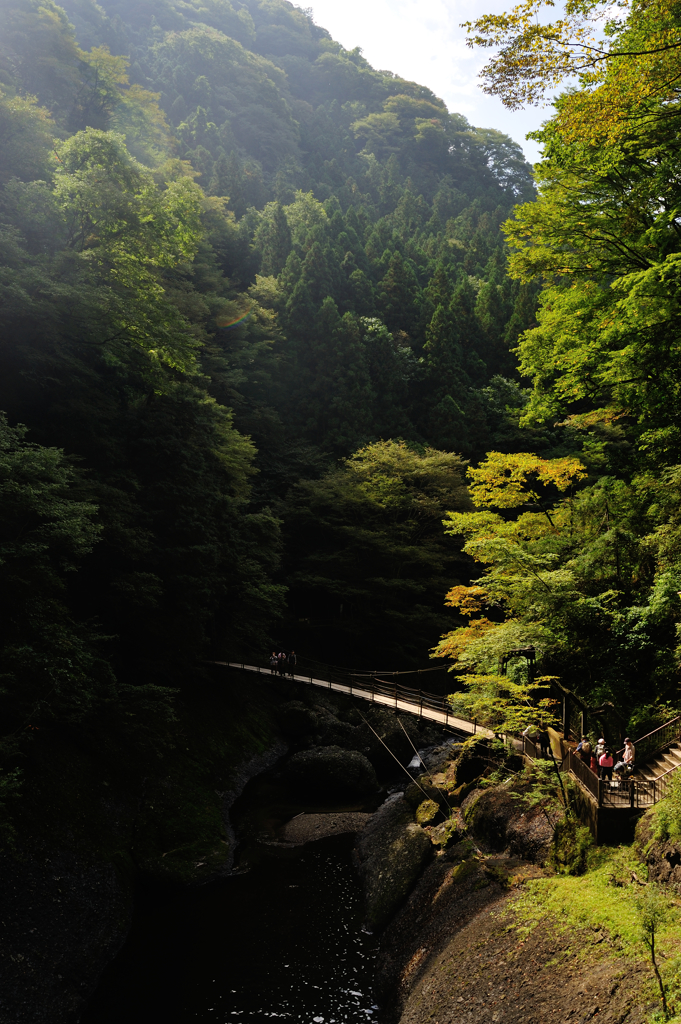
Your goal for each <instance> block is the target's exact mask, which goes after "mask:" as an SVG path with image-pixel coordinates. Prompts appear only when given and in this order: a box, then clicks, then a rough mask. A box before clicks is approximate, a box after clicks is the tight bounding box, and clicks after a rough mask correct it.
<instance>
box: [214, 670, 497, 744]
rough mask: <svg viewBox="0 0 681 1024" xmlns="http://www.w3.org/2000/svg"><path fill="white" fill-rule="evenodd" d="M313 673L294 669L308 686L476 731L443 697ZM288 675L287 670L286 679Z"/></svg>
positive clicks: (357, 677)
mask: <svg viewBox="0 0 681 1024" xmlns="http://www.w3.org/2000/svg"><path fill="white" fill-rule="evenodd" d="M216 664H225V665H229V666H231V667H233V668H242V669H244V670H248V671H255V672H257V673H258V674H259V675H265V676H268V675H271V674H272V669H271V668H270V667H269V666H262V665H256V664H253V663H249V662H246V661H229V662H217V663H216ZM313 671H314V675H312V674H310V672H309V665H308V664H307V663H306V665H305V668H304V670H303V668H302V666H296V667H295V670H294V675H295V677H296V679H297V680H298V681H300V682H307V683H309V684H310V685H316V686H319V684H320V683H326V684H327V685H328V687H329V689H334V690H340V691H341V692H344V693H348V694H349V695H351V696H352V695H353V694H356V695H357V696H364V697H366V696H367V694H368V695H369V697H368V699H371V700H373V701H376V703H380V704H381V705H383V706H390V705H391V704H392V705H393V706H394V707H395V708H398V707H399V706H400V705H405V704H406V705H408V706H409V707H412V708H414V710H415V711H416V710H418V712H419V713H420V714H423V712H424V711H431V712H436V713H437V714H438V715H442V716H443V724H444V725H449V726H451V727H452V728H460V727H461V725H464V724H465V725H467V726H468V729H465V730H464V731H467V732H470V733H471V734H475V733H476V732H477V731H478V727H477V722H475V721H471V720H470V719H467V718H465V717H464V716H462V715H455V714H454V713H453V711H452V708H451V705H450V703H449V701H448V700H447V697H446V696H440V695H438V694H434V693H427V692H425V691H424V690H421V689H416V688H415V687H411V686H405V685H404V684H403V683H398V682H397V681H395V682H388V681H387V680H384V679H377V678H376V677H375V676H373V675H370V674H368V673H364V672H363V673H352V672H348V671H346V670H343V669H339V668H336V667H335V666H333V665H322V664H319V663H315V665H314V669H313ZM288 672H289V669H288V666H287V673H286V674H287V675H288ZM405 674H406V673H405Z"/></svg>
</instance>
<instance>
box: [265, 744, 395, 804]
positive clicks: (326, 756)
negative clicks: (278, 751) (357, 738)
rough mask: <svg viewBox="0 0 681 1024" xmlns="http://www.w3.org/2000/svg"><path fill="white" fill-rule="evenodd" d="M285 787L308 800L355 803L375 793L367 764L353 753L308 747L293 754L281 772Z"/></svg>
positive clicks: (369, 766)
mask: <svg viewBox="0 0 681 1024" xmlns="http://www.w3.org/2000/svg"><path fill="white" fill-rule="evenodd" d="M282 775H283V777H284V779H285V781H286V782H287V783H289V785H291V786H293V787H295V789H296V790H298V791H299V792H300V793H301V794H305V795H309V796H319V797H321V796H324V797H339V798H345V797H347V798H349V799H355V798H357V797H364V796H371V794H373V793H375V792H376V791H377V790H378V780H377V778H376V772H375V771H374V769H373V766H372V764H371V762H370V761H369V760H368V759H367V758H366V757H365V756H364V754H360V753H359V752H358V751H356V750H342V749H341V748H340V747H312V749H310V750H301V751H299V753H297V754H294V755H293V757H291V758H290V760H289V761H288V763H287V764H286V765H285V766H284V768H283V770H282Z"/></svg>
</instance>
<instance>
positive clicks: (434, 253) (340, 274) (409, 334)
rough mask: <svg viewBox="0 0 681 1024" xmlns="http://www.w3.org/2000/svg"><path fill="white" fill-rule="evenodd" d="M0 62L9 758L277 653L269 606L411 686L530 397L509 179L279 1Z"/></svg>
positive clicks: (514, 171)
mask: <svg viewBox="0 0 681 1024" xmlns="http://www.w3.org/2000/svg"><path fill="white" fill-rule="evenodd" d="M74 26H75V28H74ZM0 50H1V52H0V68H1V70H0V81H1V83H2V85H1V88H2V94H1V99H0V108H1V109H0V133H1V137H2V151H1V154H0V161H1V168H0V174H1V178H2V184H3V193H2V199H1V219H2V235H3V242H2V245H3V265H4V266H3V270H2V302H3V311H2V327H1V330H2V338H1V341H0V408H1V409H3V410H4V412H5V414H6V416H7V421H6V423H5V425H4V426H3V428H2V429H3V448H2V452H3V459H4V460H5V476H4V477H3V479H4V480H5V481H6V482H5V484H4V486H5V489H6V501H5V502H4V503H3V513H2V515H3V520H4V522H3V527H2V536H3V545H4V547H3V560H4V561H3V569H2V571H3V573H5V574H6V576H5V582H6V584H7V585H6V586H5V587H4V588H3V593H4V594H5V598H4V601H5V604H4V607H3V623H4V625H3V632H4V638H3V644H4V650H5V659H4V661H5V671H6V672H7V679H8V680H9V684H8V694H9V701H10V704H11V708H12V720H13V723H14V726H13V727H15V728H19V729H21V728H22V723H25V722H26V721H27V720H28V719H31V720H34V719H35V721H38V720H39V719H40V717H41V716H47V717H50V716H51V715H57V717H63V716H65V717H67V718H68V717H72V718H74V720H81V719H82V718H83V716H87V715H88V714H89V713H91V711H92V709H93V707H96V706H100V704H101V702H102V701H113V702H114V703H115V702H116V701H120V700H122V699H123V698H122V692H123V691H122V689H121V688H123V689H125V687H127V686H128V685H129V684H130V683H135V684H141V683H144V684H159V683H162V684H167V683H174V682H177V681H179V680H181V679H183V678H184V679H186V676H187V673H188V672H191V671H193V669H194V667H195V666H196V664H197V663H198V659H199V658H201V657H202V656H206V654H208V653H210V652H213V653H224V652H225V651H228V650H230V651H232V652H234V651H237V650H244V649H251V650H259V649H263V648H264V645H265V644H266V643H267V642H268V641H267V637H268V633H269V634H271V630H272V628H273V625H274V623H275V622H276V621H277V616H280V615H281V614H282V613H284V612H285V608H286V605H285V603H284V602H285V600H286V598H285V594H286V590H287V587H288V608H289V611H288V612H286V614H287V615H288V616H289V619H290V618H291V616H292V617H293V619H296V618H302V619H307V620H308V621H309V622H310V623H311V625H313V626H319V625H321V626H322V633H320V632H319V631H317V632H316V633H315V632H314V631H313V632H311V633H308V634H307V638H306V636H305V635H303V636H302V637H300V639H301V641H302V642H303V643H304V644H305V646H306V647H308V649H309V647H311V645H312V644H313V643H314V639H315V638H317V640H322V644H321V646H322V648H323V646H324V644H325V643H328V642H329V640H328V638H329V634H327V633H324V632H323V630H324V629H325V628H327V627H329V626H332V625H333V622H334V619H337V618H338V611H339V608H340V606H341V605H343V606H344V613H345V619H344V624H347V625H346V629H345V632H342V631H341V633H340V634H338V633H334V634H331V635H332V636H333V637H335V638H336V639H337V637H338V636H340V637H341V647H343V648H345V650H344V658H343V655H341V660H348V659H350V658H352V657H359V658H360V659H361V657H362V652H364V656H366V652H367V650H372V651H375V652H376V653H377V654H378V655H379V656H380V655H381V652H382V655H383V657H384V658H389V659H390V660H397V661H404V659H405V657H406V658H407V660H412V661H414V660H416V661H420V662H422V659H423V657H424V655H425V653H426V651H427V648H428V647H429V646H430V645H431V644H432V643H433V642H434V640H435V639H436V638H437V636H438V635H439V634H440V633H441V632H442V630H443V629H446V628H447V627H448V625H449V624H451V621H452V620H451V619H449V618H448V617H447V616H446V615H445V614H444V609H443V607H442V600H443V595H444V593H445V591H446V589H447V586H448V585H449V584H450V583H451V580H452V578H454V579H456V578H457V577H458V576H460V575H461V566H460V558H461V556H460V553H459V546H457V545H456V544H455V543H453V542H452V541H449V540H448V539H446V538H444V537H443V536H442V533H441V527H440V521H441V519H442V516H443V514H444V512H445V511H446V510H447V509H448V508H450V507H452V506H455V507H458V506H459V505H460V504H461V502H462V501H463V502H464V504H465V501H466V499H465V495H464V494H463V491H462V478H461V462H460V455H464V456H470V455H475V454H477V455H480V454H482V453H483V452H484V451H485V450H486V448H487V447H489V446H490V445H492V444H496V445H497V446H498V445H501V446H502V447H509V446H511V447H512V445H513V443H514V442H513V436H514V431H515V428H514V426H513V421H512V419H511V420H509V418H508V416H507V413H506V408H507V407H508V406H512V407H513V406H515V407H518V408H519V407H520V406H521V405H522V403H523V401H524V400H525V396H524V395H523V393H522V392H521V391H520V390H519V388H518V386H517V384H515V383H514V382H513V379H512V378H513V372H514V371H513V361H512V358H511V356H510V355H509V343H511V342H513V341H514V340H515V339H516V338H517V336H518V334H519V332H520V331H521V329H522V328H524V327H525V326H527V325H528V324H529V323H531V322H532V316H533V308H534V295H535V292H536V289H535V287H534V286H533V285H530V286H525V285H517V284H514V283H512V282H511V281H510V280H509V278H508V277H507V276H506V275H505V270H504V268H505V259H504V255H503V243H502V236H501V233H500V224H501V222H502V221H503V220H504V219H505V218H506V217H507V216H508V213H509V211H510V210H511V208H512V206H513V204H514V203H515V202H517V201H518V200H519V199H527V198H530V197H531V196H532V194H533V186H532V184H531V180H530V173H529V168H528V166H527V164H525V162H524V160H523V158H522V154H521V151H520V150H519V148H518V147H517V146H516V145H515V144H514V143H513V142H512V141H511V140H510V139H508V138H507V137H505V136H503V135H501V134H500V133H497V132H492V131H478V130H476V129H474V128H471V127H470V126H469V125H468V124H467V123H466V122H465V120H464V119H463V118H461V117H460V116H458V115H456V114H450V113H449V112H448V111H447V110H446V108H445V107H444V105H443V103H442V102H441V101H440V100H439V99H437V97H435V96H434V95H433V94H432V93H431V92H430V91H429V90H428V89H427V88H425V87H423V86H420V85H416V84H415V83H411V82H406V81H403V80H402V79H399V78H397V77H395V76H394V75H392V74H390V73H389V72H377V71H374V70H373V69H372V68H370V67H369V65H368V64H367V62H366V61H365V60H364V59H363V58H362V56H361V54H360V53H359V52H358V51H353V52H351V53H348V52H346V51H344V50H343V48H342V47H340V46H339V45H338V44H336V43H335V42H333V40H332V39H331V38H330V37H329V35H328V33H326V32H325V31H324V30H323V29H320V28H318V27H317V26H315V25H314V24H313V22H312V21H311V19H310V18H309V16H308V15H306V14H305V13H304V12H302V11H300V10H299V9H297V8H294V7H292V6H291V5H289V4H287V3H278V2H275V3H250V4H248V5H241V6H236V7H232V6H231V5H230V4H229V3H228V2H226V0H224V2H220V3H215V4H212V5H208V6H200V5H199V4H196V5H195V6H191V5H189V4H184V3H177V4H175V5H173V4H169V3H159V4H158V5H155V4H153V3H152V4H144V5H138V4H132V3H130V4H118V5H117V4H114V3H112V4H110V5H109V6H104V7H102V6H98V5H96V4H95V3H82V4H72V5H70V6H67V7H66V8H59V7H57V6H56V5H54V4H53V3H51V2H49V0H48V3H46V4H44V3H38V2H37V0H18V2H16V3H14V2H4V3H3V4H2V8H1V9H0ZM507 378H510V379H507ZM17 424H25V426H26V428H27V431H28V432H27V433H25V432H23V428H19V427H17ZM391 440H392V441H393V442H394V443H392V444H388V442H389V441H391ZM400 441H401V442H408V443H412V444H414V445H416V447H415V448H411V449H405V448H404V445H402V446H401V445H400V443H399V442H400ZM375 442H385V444H384V445H383V447H380V446H379V448H378V449H376V450H374V449H369V450H368V452H367V454H366V455H365V456H361V457H360V462H361V466H362V473H363V474H364V477H365V479H364V482H361V481H359V478H358V476H357V474H356V473H354V470H353V468H352V467H354V469H355V470H356V469H357V467H358V466H359V465H360V463H357V462H354V463H351V464H350V468H348V469H346V470H343V469H338V468H337V462H336V460H337V459H338V458H339V457H344V456H349V455H351V454H352V453H353V452H355V451H357V450H358V449H360V448H362V447H363V446H366V445H371V444H373V443H375ZM428 446H432V447H433V448H434V449H437V450H442V451H443V452H444V453H445V454H442V455H437V456H436V455H432V454H429V453H428V451H427V447H428ZM419 453H420V454H419ZM446 453H451V454H446ZM454 453H456V454H454ZM328 474H330V475H328ZM353 474H354V475H353ZM300 481H308V483H306V484H300V483H299V482H300ZM314 481H319V483H317V484H316V483H315V482H314ZM382 481H383V483H382ZM348 487H349V488H350V489H351V490H352V488H353V487H354V490H352V494H349V493H348V494H345V495H344V497H343V498H342V499H339V498H338V497H337V492H338V489H339V488H340V490H341V491H342V490H343V489H345V490H347V489H348ZM386 487H387V488H388V490H387V491H386ZM339 509H340V510H341V512H340V515H339ZM329 510H330V511H329ZM329 515H330V516H331V519H330V518H329ZM344 516H345V518H344ZM331 520H333V522H332V521H331ZM311 523H312V524H313V528H312V530H310V524H311ZM20 524H23V525H20ZM348 529H350V530H352V531H354V535H353V536H354V540H352V539H349V538H348V536H347V530H348ZM396 530H397V534H399V536H397V534H396V533H395V531H396ZM312 538H314V539H313V540H312ZM426 538H430V539H429V540H428V541H427V543H426V544H425V545H424V544H423V543H422V541H423V540H425V539H426ZM282 554H283V557H284V563H283V567H280V560H281V557H282ZM284 632H285V634H286V635H285V637H284V642H286V641H287V640H288V642H289V643H291V642H292V641H293V640H294V638H296V637H297V634H294V633H293V632H292V631H291V630H289V632H286V630H284ZM280 633H281V630H280ZM289 634H290V635H289ZM343 637H345V640H343ZM353 638H354V639H353ZM358 638H359V639H358ZM280 642H281V640H280ZM335 642H336V641H335V640H334V644H335ZM357 642H359V645H360V646H359V647H356V645H357ZM319 646H320V644H319V643H318V649H319ZM334 660H339V659H338V656H337V655H336V657H335V658H334ZM20 680H21V682H20ZM126 692H127V691H126ZM140 692H141V691H139V689H133V690H132V691H129V694H128V698H126V699H139V694H140ZM154 692H155V693H156V696H157V698H159V699H160V691H154ZM116 694H117V696H116Z"/></svg>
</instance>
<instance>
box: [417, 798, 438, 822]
mask: <svg viewBox="0 0 681 1024" xmlns="http://www.w3.org/2000/svg"><path fill="white" fill-rule="evenodd" d="M440 814H441V811H440V807H439V805H438V804H437V803H436V802H435V800H423V801H422V802H421V803H420V804H419V806H418V807H417V808H416V821H417V824H419V825H434V824H435V821H436V819H437V818H438V817H439V816H440Z"/></svg>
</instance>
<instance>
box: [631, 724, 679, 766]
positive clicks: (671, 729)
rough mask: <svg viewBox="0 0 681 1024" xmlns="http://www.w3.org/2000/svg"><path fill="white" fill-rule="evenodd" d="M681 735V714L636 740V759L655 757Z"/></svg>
mask: <svg viewBox="0 0 681 1024" xmlns="http://www.w3.org/2000/svg"><path fill="white" fill-rule="evenodd" d="M680 735H681V715H677V716H676V718H672V719H670V720H669V721H668V722H665V723H664V725H660V726H658V728H657V729H653V730H652V732H649V733H646V735H645V736H641V737H640V739H637V740H635V741H634V747H635V748H636V760H637V761H644V760H648V759H649V758H651V757H653V755H654V754H657V753H658V752H659V751H660V750H664V748H665V747H668V746H669V744H670V743H673V742H674V740H677V739H678V738H679V736H680ZM623 752H624V748H622V750H621V751H618V754H620V753H623Z"/></svg>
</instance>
